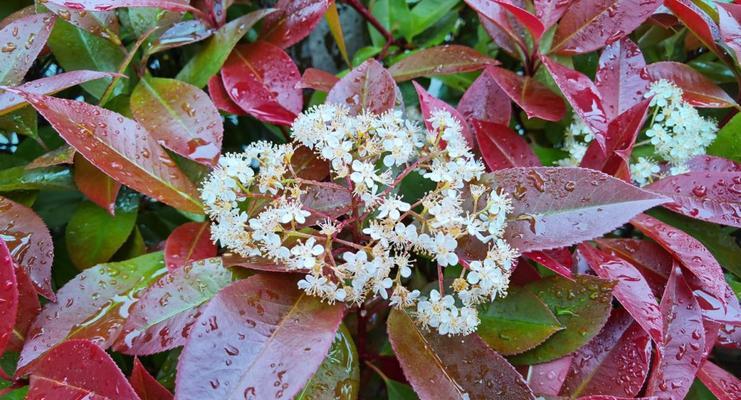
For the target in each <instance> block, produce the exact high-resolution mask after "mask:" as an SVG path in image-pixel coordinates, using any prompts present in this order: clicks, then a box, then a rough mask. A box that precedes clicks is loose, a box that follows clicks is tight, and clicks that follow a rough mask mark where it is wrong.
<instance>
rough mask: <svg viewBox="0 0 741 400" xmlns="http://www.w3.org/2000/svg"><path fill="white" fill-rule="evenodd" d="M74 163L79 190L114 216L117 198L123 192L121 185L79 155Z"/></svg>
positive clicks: (76, 183)
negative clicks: (120, 191)
mask: <svg viewBox="0 0 741 400" xmlns="http://www.w3.org/2000/svg"><path fill="white" fill-rule="evenodd" d="M74 163H75V165H74V174H73V176H74V179H75V185H77V189H79V190H80V192H82V193H83V194H84V195H85V196H86V197H87V198H88V199H90V201H92V202H93V203H95V204H97V205H99V206H100V207H101V208H103V209H105V210H107V211H108V213H109V214H111V215H114V213H115V210H116V197H118V191H119V190H121V184H120V183H118V182H116V181H114V180H113V178H111V177H110V176H108V175H106V174H105V173H103V172H102V171H101V170H99V169H98V167H96V166H95V165H93V164H91V163H90V161H88V160H86V159H85V157H83V156H81V155H79V154H77V153H76V154H75V160H74Z"/></svg>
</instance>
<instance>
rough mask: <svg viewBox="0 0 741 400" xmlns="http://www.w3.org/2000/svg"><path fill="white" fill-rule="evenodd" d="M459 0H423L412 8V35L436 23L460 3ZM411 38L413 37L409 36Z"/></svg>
mask: <svg viewBox="0 0 741 400" xmlns="http://www.w3.org/2000/svg"><path fill="white" fill-rule="evenodd" d="M458 1H459V0H422V1H420V2H419V3H417V5H416V6H414V8H412V13H411V17H412V29H411V31H410V32H409V33H410V34H411V36H412V37H414V36H416V35H418V34H420V33H422V32H424V31H425V30H426V29H427V28H429V27H431V26H432V25H435V23H437V22H438V21H439V20H440V19H442V18H443V17H444V16H445V14H447V13H448V12H449V11H450V10H451V9H453V7H455V6H456V5H457V4H458ZM409 39H411V38H409Z"/></svg>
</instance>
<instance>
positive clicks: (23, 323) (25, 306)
mask: <svg viewBox="0 0 741 400" xmlns="http://www.w3.org/2000/svg"><path fill="white" fill-rule="evenodd" d="M15 280H16V282H17V287H18V312H17V313H16V318H15V325H14V326H13V333H12V335H11V336H10V340H9V342H8V347H7V350H8V351H12V352H20V351H21V349H23V343H24V342H25V341H26V333H28V329H29V328H30V327H31V323H32V322H33V320H34V319H35V318H36V316H37V315H39V313H40V312H41V303H39V297H38V294H37V293H36V289H35V288H34V287H33V282H31V278H29V277H28V274H26V271H25V270H23V268H20V267H18V266H17V265H16V266H15ZM11 372H12V371H11Z"/></svg>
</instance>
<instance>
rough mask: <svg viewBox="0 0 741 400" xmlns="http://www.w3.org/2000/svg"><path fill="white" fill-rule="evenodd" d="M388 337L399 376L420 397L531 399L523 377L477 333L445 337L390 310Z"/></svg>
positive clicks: (426, 399)
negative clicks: (401, 375) (402, 371)
mask: <svg viewBox="0 0 741 400" xmlns="http://www.w3.org/2000/svg"><path fill="white" fill-rule="evenodd" d="M387 329H388V335H389V341H390V342H391V347H393V349H394V353H395V354H396V358H398V359H399V363H400V364H401V367H402V369H403V370H404V375H405V376H406V377H407V379H408V380H409V383H411V385H412V387H413V388H414V391H415V392H416V393H417V395H419V397H420V399H422V400H430V399H460V398H462V396H463V394H464V393H467V394H468V396H470V397H471V398H474V399H484V398H490V396H491V394H492V393H496V394H497V396H496V398H497V399H501V400H507V399H517V400H523V399H533V398H534V396H533V393H532V392H531V391H530V388H528V387H527V385H526V384H525V381H524V380H523V379H522V376H520V374H519V373H518V372H517V371H516V370H515V369H514V368H513V367H512V365H510V364H509V363H508V362H507V360H506V359H505V358H504V357H502V356H500V355H499V354H497V352H495V351H494V350H492V349H491V348H490V347H489V346H487V345H486V343H484V341H483V340H481V338H480V337H478V335H468V336H463V337H449V336H444V335H439V334H438V333H437V332H434V331H430V330H424V331H423V330H420V329H419V327H418V326H417V325H415V323H414V321H412V319H411V318H409V316H408V315H407V314H406V313H405V312H403V311H399V310H392V311H391V314H390V315H389V318H388V323H387Z"/></svg>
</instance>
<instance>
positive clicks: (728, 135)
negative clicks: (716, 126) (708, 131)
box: [707, 113, 741, 162]
mask: <svg viewBox="0 0 741 400" xmlns="http://www.w3.org/2000/svg"><path fill="white" fill-rule="evenodd" d="M739 132H741V113H739V114H736V116H735V117H733V118H732V119H731V120H730V121H728V123H727V124H726V125H725V126H724V127H723V129H721V130H720V131H718V134H717V135H716V136H715V141H714V142H713V143H711V144H710V147H708V150H707V154H710V155H713V156H718V157H725V158H727V159H729V160H733V161H736V162H741V135H739Z"/></svg>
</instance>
